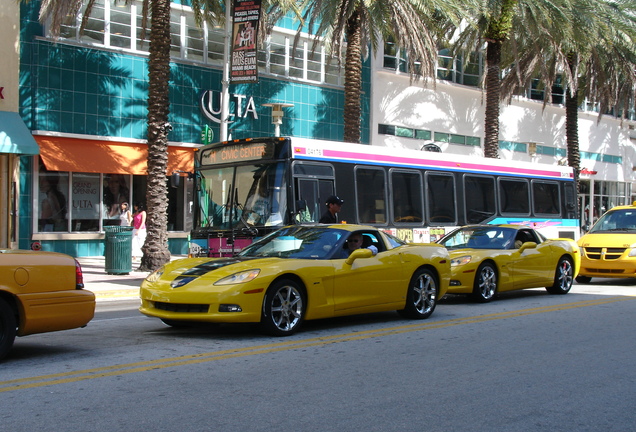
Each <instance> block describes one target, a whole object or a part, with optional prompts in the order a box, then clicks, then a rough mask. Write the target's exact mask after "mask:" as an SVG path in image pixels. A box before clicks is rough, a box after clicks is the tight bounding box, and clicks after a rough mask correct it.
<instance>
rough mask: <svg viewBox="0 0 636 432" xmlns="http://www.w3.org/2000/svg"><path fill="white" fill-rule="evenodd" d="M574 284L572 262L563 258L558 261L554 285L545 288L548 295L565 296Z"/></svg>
mask: <svg viewBox="0 0 636 432" xmlns="http://www.w3.org/2000/svg"><path fill="white" fill-rule="evenodd" d="M573 282H574V266H573V265H572V261H571V260H570V259H569V258H567V257H563V258H561V259H560V260H559V264H558V265H557V268H556V273H555V274H554V285H552V286H551V287H546V290H547V291H548V292H549V293H550V294H567V293H568V292H569V291H570V288H572V283H573Z"/></svg>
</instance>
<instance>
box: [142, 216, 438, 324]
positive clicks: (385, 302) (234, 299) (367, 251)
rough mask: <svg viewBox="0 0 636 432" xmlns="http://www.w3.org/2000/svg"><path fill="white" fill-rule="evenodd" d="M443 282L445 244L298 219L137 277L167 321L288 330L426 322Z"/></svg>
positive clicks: (149, 309) (146, 300)
mask: <svg viewBox="0 0 636 432" xmlns="http://www.w3.org/2000/svg"><path fill="white" fill-rule="evenodd" d="M449 278H450V260H449V255H448V252H447V251H446V249H445V248H444V247H442V246H439V245H434V244H429V245H414V244H405V243H404V242H402V241H400V240H398V239H396V238H394V237H392V236H390V235H389V234H386V233H384V232H382V231H379V230H378V229H376V228H373V227H367V226H360V225H311V226H305V225H294V226H289V227H284V228H281V229H280V230H278V231H275V232H273V233H271V234H269V235H267V236H266V237H263V238H262V239H260V240H258V241H256V242H254V243H252V244H251V245H250V246H248V247H246V248H245V249H243V250H242V251H241V252H240V253H239V254H238V255H237V256H236V257H232V258H186V259H182V260H177V261H173V262H171V263H169V264H166V265H165V266H164V267H163V268H161V269H159V270H157V271H155V272H154V273H151V274H150V275H149V276H148V277H147V278H146V279H145V280H144V282H143V283H142V285H141V291H140V295H141V307H140V311H141V312H142V313H143V314H145V315H148V316H153V317H157V318H160V319H161V320H162V321H163V322H164V323H166V324H168V325H173V326H179V325H183V324H185V323H188V322H190V323H192V322H226V323H260V326H261V328H262V329H263V330H264V331H265V332H266V333H269V334H272V335H277V336H285V335H289V334H292V333H294V332H295V331H296V330H297V329H298V328H299V326H300V325H301V323H302V322H303V320H312V319H319V318H329V317H335V316H343V315H353V314H361V313H371V312H380V311H388V310H397V311H398V312H399V313H400V314H401V315H403V316H405V317H407V318H413V319H423V318H427V317H429V316H430V315H431V313H432V312H433V310H434V309H435V306H436V305H437V301H438V300H439V299H440V298H442V297H443V296H444V294H445V293H446V289H447V288H448V280H449Z"/></svg>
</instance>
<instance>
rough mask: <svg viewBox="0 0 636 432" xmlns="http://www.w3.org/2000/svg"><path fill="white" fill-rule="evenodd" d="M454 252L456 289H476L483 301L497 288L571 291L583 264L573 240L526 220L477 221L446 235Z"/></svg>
mask: <svg viewBox="0 0 636 432" xmlns="http://www.w3.org/2000/svg"><path fill="white" fill-rule="evenodd" d="M438 243H440V244H442V245H444V246H445V247H446V248H447V249H448V250H449V252H450V256H451V271H452V276H451V281H450V286H449V288H448V292H449V293H453V294H472V295H473V297H474V298H475V299H476V300H477V301H480V302H488V301H490V300H492V299H493V298H494V297H495V295H496V294H497V292H502V291H512V290H519V289H524V288H537V287H546V290H547V291H548V292H549V293H550V294H566V293H567V292H568V291H570V288H571V287H572V282H573V280H574V278H575V277H576V275H577V272H578V270H579V268H580V264H581V256H580V254H579V248H578V246H577V244H576V242H575V241H574V240H570V239H556V240H547V239H546V238H545V237H543V236H542V235H541V234H540V233H538V232H536V231H535V230H534V229H532V228H530V227H527V226H522V225H475V226H465V227H462V228H458V229H456V230H455V231H453V232H451V233H449V234H448V235H446V236H444V237H443V238H441V239H440V240H439V241H438Z"/></svg>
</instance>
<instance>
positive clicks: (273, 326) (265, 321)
mask: <svg viewBox="0 0 636 432" xmlns="http://www.w3.org/2000/svg"><path fill="white" fill-rule="evenodd" d="M306 299H307V296H306V295H305V291H304V289H303V288H302V287H301V286H300V285H299V284H298V283H297V282H294V281H293V280H291V279H281V280H278V281H276V282H274V283H273V284H272V285H271V286H270V287H269V289H268V290H267V293H266V294H265V299H264V300H263V311H262V315H261V330H262V331H263V332H264V333H267V334H270V335H273V336H289V335H292V334H294V333H295V332H296V330H298V328H299V327H300V325H301V324H302V322H303V320H304V318H305V310H306V307H307V300H306Z"/></svg>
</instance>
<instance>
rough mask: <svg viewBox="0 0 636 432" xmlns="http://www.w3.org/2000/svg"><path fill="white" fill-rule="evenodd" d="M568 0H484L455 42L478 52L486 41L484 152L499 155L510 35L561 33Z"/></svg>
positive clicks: (530, 37)
mask: <svg viewBox="0 0 636 432" xmlns="http://www.w3.org/2000/svg"><path fill="white" fill-rule="evenodd" d="M568 5H569V0H483V1H482V5H481V7H480V9H479V10H477V11H474V12H472V13H471V14H470V15H469V16H468V17H467V21H468V22H467V24H466V25H465V26H464V29H463V31H462V32H461V34H460V35H459V37H458V38H457V40H456V41H455V46H456V49H457V51H458V52H464V53H465V54H466V53H470V52H472V51H476V50H477V51H478V50H480V49H481V48H482V46H483V44H484V43H485V44H486V76H485V91H486V109H485V123H484V155H485V156H486V157H490V158H497V157H499V110H500V103H501V99H502V97H501V96H502V93H501V70H502V67H505V66H507V65H508V64H510V63H514V62H516V61H517V56H516V52H515V50H514V45H513V44H512V43H511V42H510V40H511V38H513V36H515V35H519V37H520V38H524V39H525V40H527V41H529V43H535V44H536V43H537V41H539V40H543V39H544V38H545V37H546V36H549V35H555V34H559V35H560V34H562V33H563V31H564V29H567V28H568V27H567V26H564V23H565V24H567V23H568V17H569V15H568V14H567V13H566V12H567V11H569V10H570V8H569V7H567V6H568Z"/></svg>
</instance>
